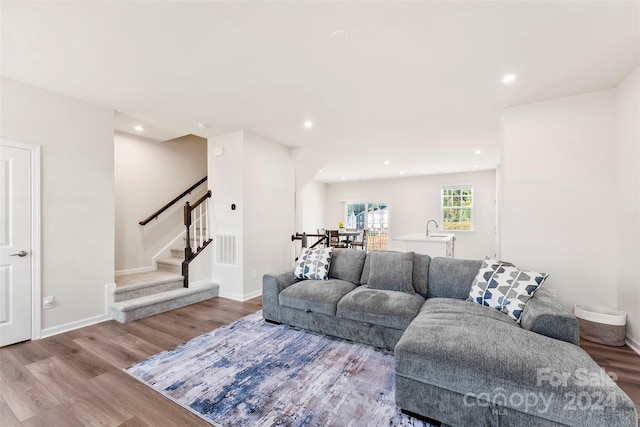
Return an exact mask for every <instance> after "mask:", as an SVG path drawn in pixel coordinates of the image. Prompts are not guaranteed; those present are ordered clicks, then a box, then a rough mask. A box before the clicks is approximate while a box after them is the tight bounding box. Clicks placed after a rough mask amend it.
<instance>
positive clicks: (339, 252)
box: [329, 249, 367, 285]
mask: <svg viewBox="0 0 640 427" xmlns="http://www.w3.org/2000/svg"><path fill="white" fill-rule="evenodd" d="M366 257H367V253H366V252H365V251H361V250H358V249H334V250H333V255H332V257H331V266H330V267H329V278H330V279H340V280H346V281H347V282H351V283H354V284H356V285H358V284H360V277H361V275H362V268H363V267H364V260H365V258H366Z"/></svg>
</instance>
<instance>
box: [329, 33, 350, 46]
mask: <svg viewBox="0 0 640 427" xmlns="http://www.w3.org/2000/svg"><path fill="white" fill-rule="evenodd" d="M350 37H351V36H350V35H349V33H347V32H346V31H345V30H335V31H334V32H333V33H331V38H332V39H333V41H334V42H336V43H340V44H345V43H346V42H348V41H349V38H350Z"/></svg>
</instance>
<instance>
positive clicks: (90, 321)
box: [39, 283, 116, 339]
mask: <svg viewBox="0 0 640 427" xmlns="http://www.w3.org/2000/svg"><path fill="white" fill-rule="evenodd" d="M115 289H116V284H115V283H108V284H106V285H105V286H104V294H105V295H104V302H105V303H104V313H103V314H100V315H98V316H93V317H88V318H86V319H80V320H76V321H73V322H69V323H64V324H62V325H58V326H52V327H50V328H46V329H43V330H42V331H41V332H40V337H39V338H40V339H42V338H47V337H50V336H53V335H58V334H61V333H63V332H69V331H73V330H74V329H79V328H83V327H85V326H91V325H95V324H96V323H102V322H106V321H107V320H111V319H112V316H111V304H112V303H113V291H114V290H115Z"/></svg>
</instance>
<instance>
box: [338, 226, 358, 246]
mask: <svg viewBox="0 0 640 427" xmlns="http://www.w3.org/2000/svg"><path fill="white" fill-rule="evenodd" d="M361 233H362V230H360V231H358V230H338V236H342V237H346V239H345V241H346V242H347V246H349V245H350V244H351V238H352V237H355V236H359V235H360V234H361Z"/></svg>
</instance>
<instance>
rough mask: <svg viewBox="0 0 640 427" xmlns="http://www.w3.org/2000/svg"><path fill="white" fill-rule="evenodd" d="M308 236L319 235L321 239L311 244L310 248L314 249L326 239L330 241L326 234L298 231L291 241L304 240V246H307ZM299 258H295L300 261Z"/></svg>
mask: <svg viewBox="0 0 640 427" xmlns="http://www.w3.org/2000/svg"><path fill="white" fill-rule="evenodd" d="M307 237H319V239H318V240H317V241H316V242H315V243H314V244H313V245H311V247H309V249H313V248H315V247H316V246H319V245H321V244H323V243H324V242H325V241H327V242H328V241H329V239H328V238H327V235H326V234H307V233H298V232H296V234H292V235H291V241H292V242H293V241H294V240H302V247H303V248H306V247H307ZM298 258H299V257H296V259H295V261H296V262H297V261H298Z"/></svg>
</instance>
